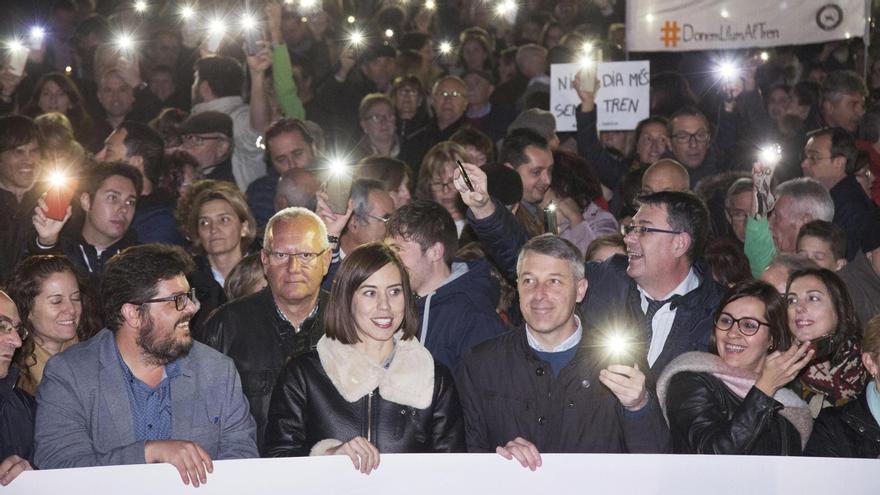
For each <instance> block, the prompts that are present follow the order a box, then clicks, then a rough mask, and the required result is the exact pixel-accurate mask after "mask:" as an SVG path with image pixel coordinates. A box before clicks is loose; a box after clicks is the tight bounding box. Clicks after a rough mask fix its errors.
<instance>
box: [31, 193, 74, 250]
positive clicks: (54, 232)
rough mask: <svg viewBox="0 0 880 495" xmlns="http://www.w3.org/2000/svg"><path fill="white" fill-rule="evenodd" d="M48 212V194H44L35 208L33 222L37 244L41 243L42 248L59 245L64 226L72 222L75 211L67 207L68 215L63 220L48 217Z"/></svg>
mask: <svg viewBox="0 0 880 495" xmlns="http://www.w3.org/2000/svg"><path fill="white" fill-rule="evenodd" d="M47 211H49V205H47V204H46V194H45V193H44V194H43V195H42V196H40V199H38V200H37V207H36V208H34V216H33V219H32V222H33V224H34V229H36V231H37V242H39V243H40V245H41V246H45V247H51V246H54V245H55V244H58V237H59V236H60V235H61V229H63V228H64V224H66V223H67V221H68V220H70V216H71V215H72V214H73V209H72V208H71V207H70V206H69V205H68V206H67V213H65V214H64V219H63V220H55V219H52V218H49V217H48V216H47V215H46V212H47Z"/></svg>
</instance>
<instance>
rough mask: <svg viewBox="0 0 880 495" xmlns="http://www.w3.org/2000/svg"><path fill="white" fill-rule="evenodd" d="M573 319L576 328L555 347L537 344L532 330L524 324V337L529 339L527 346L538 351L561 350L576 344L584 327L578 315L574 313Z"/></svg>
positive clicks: (581, 335) (582, 333)
mask: <svg viewBox="0 0 880 495" xmlns="http://www.w3.org/2000/svg"><path fill="white" fill-rule="evenodd" d="M574 321H575V322H576V323H577V330H575V332H574V333H573V334H571V337H569V338H567V339H565V340H564V341H563V342H562V343H560V344H559V345H558V346H556V348H555V349H544V348H543V347H541V344H539V343H538V341H537V340H536V339H535V337H534V336H532V331H531V330H529V325H528V324H526V338H527V339H528V341H529V347H531V348H532V349H534V350H536V351H538V352H563V351H567V350H569V349H571V348H572V347H574V346H576V345H578V344H579V343H580V341H581V337H583V335H584V327H583V326H581V319H580V318H578V315H574Z"/></svg>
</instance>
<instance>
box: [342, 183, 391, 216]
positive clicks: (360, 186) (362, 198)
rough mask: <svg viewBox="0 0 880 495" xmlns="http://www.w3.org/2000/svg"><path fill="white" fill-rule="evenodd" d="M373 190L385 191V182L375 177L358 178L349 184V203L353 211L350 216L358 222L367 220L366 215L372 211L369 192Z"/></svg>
mask: <svg viewBox="0 0 880 495" xmlns="http://www.w3.org/2000/svg"><path fill="white" fill-rule="evenodd" d="M373 191H382V192H384V191H385V184H383V183H382V182H380V181H378V180H376V179H358V180H356V181H354V182H353V183H352V184H351V196H349V197H350V198H351V205H352V207H353V209H354V211H353V212H352V214H351V217H352V218H356V219H357V220H358V221H359V222H360V223H362V224H365V223H367V222H368V218H367V215H369V214H370V212H371V211H372V207H371V205H370V193H371V192H373Z"/></svg>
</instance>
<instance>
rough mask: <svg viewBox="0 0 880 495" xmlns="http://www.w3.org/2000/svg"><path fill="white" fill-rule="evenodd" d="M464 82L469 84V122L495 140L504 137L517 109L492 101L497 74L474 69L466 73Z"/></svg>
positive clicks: (467, 114)
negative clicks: (494, 103)
mask: <svg viewBox="0 0 880 495" xmlns="http://www.w3.org/2000/svg"><path fill="white" fill-rule="evenodd" d="M464 82H465V84H467V102H468V106H467V113H466V120H467V123H468V124H470V125H471V126H473V127H475V128H476V129H479V130H480V131H482V132H484V133H485V134H486V135H487V136H489V137H490V138H491V139H492V141H493V142H494V141H498V140H499V139H501V138H503V137H504V134H506V130H507V126H508V125H510V123H511V122H512V121H513V119H514V118H515V117H516V110H515V109H514V108H513V107H512V106H510V105H504V104H498V105H493V104H492V103H491V102H490V99H491V98H492V93H493V92H494V91H495V76H493V75H492V73H490V72H487V71H483V70H472V71H469V72H468V73H466V74H465V75H464Z"/></svg>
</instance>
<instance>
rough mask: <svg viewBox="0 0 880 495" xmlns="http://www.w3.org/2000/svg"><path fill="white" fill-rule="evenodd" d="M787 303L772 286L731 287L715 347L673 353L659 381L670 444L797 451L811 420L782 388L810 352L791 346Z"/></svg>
mask: <svg viewBox="0 0 880 495" xmlns="http://www.w3.org/2000/svg"><path fill="white" fill-rule="evenodd" d="M790 343H791V336H790V334H789V332H788V325H787V319H786V313H785V302H784V300H783V299H782V298H781V297H780V295H779V293H778V292H777V291H776V289H774V288H773V287H772V286H771V285H769V284H767V283H765V282H761V281H746V282H741V283H739V284H737V285H735V286H733V287H732V288H731V289H730V290H729V291H728V292H727V294H726V295H725V297H724V298H723V299H722V301H721V304H720V305H719V309H718V310H717V311H716V313H715V332H714V333H713V335H712V337H711V338H710V345H709V347H710V349H711V348H712V347H715V348H716V349H715V350H716V352H717V355H713V354H707V353H702V352H690V353H686V354H683V355H681V356H679V357H678V358H676V359H675V360H673V361H672V362H671V363H670V364H669V365H668V366H667V367H666V369H665V370H664V371H663V374H662V375H661V376H660V379H659V381H658V383H657V396H658V398H659V399H660V404H661V405H662V406H663V407H664V411H665V413H666V415H667V418H668V419H669V429H670V432H671V434H672V441H673V450H674V451H675V452H676V453H685V454H753V455H799V454H800V453H801V452H802V450H803V446H804V445H805V444H806V441H807V438H808V437H809V435H810V429H811V427H812V418H811V417H810V413H809V410H808V409H807V405H806V403H804V402H803V401H802V400H801V399H800V398H798V397H797V396H796V395H795V394H794V393H792V392H791V391H790V390H788V389H786V388H784V387H785V385H786V384H788V383H789V382H790V381H791V380H793V379H794V378H795V377H796V376H797V374H798V373H799V372H800V371H801V370H802V369H803V368H804V366H806V365H807V363H808V362H809V361H810V359H812V357H813V351H812V350H808V348H809V344H802V345H801V346H800V347H797V346H790Z"/></svg>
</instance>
